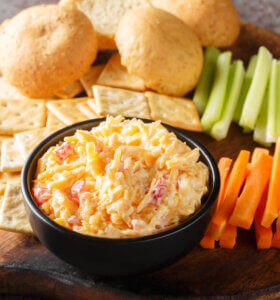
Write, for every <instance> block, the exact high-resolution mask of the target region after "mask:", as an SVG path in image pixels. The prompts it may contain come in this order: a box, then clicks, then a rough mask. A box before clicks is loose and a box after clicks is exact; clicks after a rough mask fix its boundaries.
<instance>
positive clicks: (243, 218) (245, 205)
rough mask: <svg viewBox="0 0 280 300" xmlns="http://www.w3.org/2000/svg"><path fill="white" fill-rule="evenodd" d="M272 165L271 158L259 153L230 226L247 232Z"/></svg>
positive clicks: (237, 203)
mask: <svg viewBox="0 0 280 300" xmlns="http://www.w3.org/2000/svg"><path fill="white" fill-rule="evenodd" d="M272 163H273V158H272V156H270V155H268V154H265V153H261V154H260V157H259V159H258V160H257V161H256V162H255V163H254V164H252V167H251V172H250V174H249V176H248V178H247V180H246V182H245V185H244V188H243V190H242V193H241V195H240V197H239V198H238V199H237V202H236V205H235V208H234V210H233V213H232V215H231V217H230V219H229V223H230V224H231V225H234V226H238V227H241V228H244V229H247V230H248V229H249V228H250V227H251V225H252V223H253V220H254V216H255V212H256V210H257V207H258V205H259V202H260V200H261V197H262V194H263V192H264V190H265V187H266V185H267V183H268V181H269V178H270V174H271V169H272Z"/></svg>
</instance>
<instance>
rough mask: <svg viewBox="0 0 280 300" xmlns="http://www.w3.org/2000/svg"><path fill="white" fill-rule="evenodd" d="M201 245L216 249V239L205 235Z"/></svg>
mask: <svg viewBox="0 0 280 300" xmlns="http://www.w3.org/2000/svg"><path fill="white" fill-rule="evenodd" d="M200 246H201V247H202V248H205V249H214V248H215V240H214V239H213V238H212V237H211V236H208V235H205V236H204V237H203V239H202V240H201V241H200Z"/></svg>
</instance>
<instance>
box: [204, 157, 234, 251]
mask: <svg viewBox="0 0 280 300" xmlns="http://www.w3.org/2000/svg"><path fill="white" fill-rule="evenodd" d="M231 163H232V159H230V158H227V157H222V158H221V159H220V160H219V162H218V168H219V172H220V181H221V184H220V192H219V195H218V198H217V201H216V207H215V211H217V210H218V209H219V207H220V205H221V204H222V202H223V200H224V195H225V190H226V184H227V179H228V174H229V170H230V166H231ZM200 246H201V247H202V248H206V249H214V248H215V240H214V239H213V237H211V236H209V234H208V230H207V231H206V234H205V236H204V237H203V239H202V240H201V241H200Z"/></svg>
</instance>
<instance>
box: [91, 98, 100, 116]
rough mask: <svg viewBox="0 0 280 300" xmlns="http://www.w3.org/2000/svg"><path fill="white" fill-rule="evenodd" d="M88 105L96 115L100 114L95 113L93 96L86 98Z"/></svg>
mask: <svg viewBox="0 0 280 300" xmlns="http://www.w3.org/2000/svg"><path fill="white" fill-rule="evenodd" d="M88 105H89V106H90V108H91V109H92V110H93V111H94V112H95V113H96V114H97V115H98V116H100V115H99V114H98V113H97V108H96V101H95V99H94V98H92V99H89V100H88Z"/></svg>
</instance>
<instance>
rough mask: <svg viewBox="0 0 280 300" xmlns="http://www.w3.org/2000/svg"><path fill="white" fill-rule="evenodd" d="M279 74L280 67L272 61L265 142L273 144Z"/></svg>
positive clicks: (274, 60)
mask: <svg viewBox="0 0 280 300" xmlns="http://www.w3.org/2000/svg"><path fill="white" fill-rule="evenodd" d="M279 72H280V65H279V63H278V61H277V60H276V59H273V60H272V64H271V71H270V79H269V85H268V119H267V140H268V141H269V142H275V136H276V112H277V94H278V82H279V80H278V77H279Z"/></svg>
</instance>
